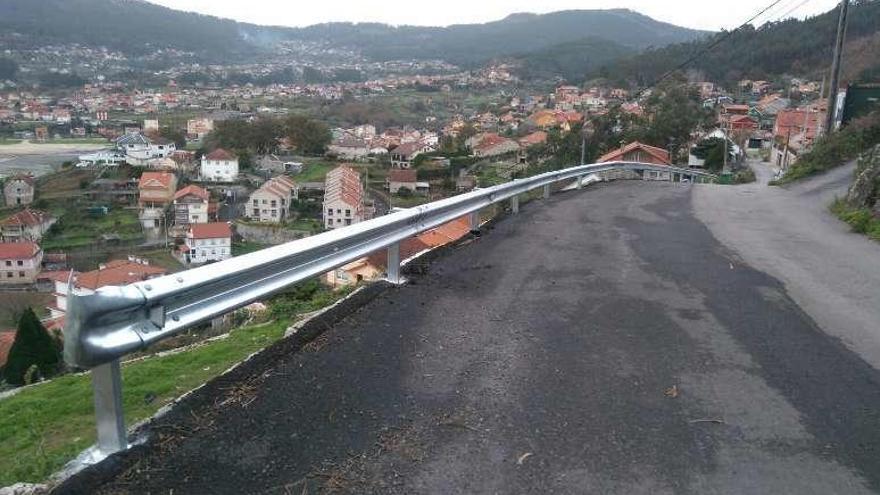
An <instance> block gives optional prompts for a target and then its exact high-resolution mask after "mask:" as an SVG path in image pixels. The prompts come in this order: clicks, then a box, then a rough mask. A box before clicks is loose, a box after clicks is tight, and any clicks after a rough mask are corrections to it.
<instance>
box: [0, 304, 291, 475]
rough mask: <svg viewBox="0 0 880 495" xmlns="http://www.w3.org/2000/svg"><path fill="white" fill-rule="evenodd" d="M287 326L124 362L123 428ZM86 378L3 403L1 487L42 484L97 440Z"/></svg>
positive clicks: (277, 323)
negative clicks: (27, 483) (23, 483)
mask: <svg viewBox="0 0 880 495" xmlns="http://www.w3.org/2000/svg"><path fill="white" fill-rule="evenodd" d="M287 326H288V322H287V321H280V320H279V321H275V322H271V323H268V324H263V325H256V326H252V327H245V328H241V329H237V330H234V331H233V332H232V333H230V335H229V337H228V338H226V339H222V340H216V341H213V342H210V343H207V344H205V345H203V346H200V347H196V348H194V349H191V350H188V351H184V352H180V353H177V354H171V355H167V356H162V357H152V358H148V359H144V360H141V361H135V362H132V363H129V364H124V365H123V367H122V377H123V383H124V387H123V402H124V408H125V420H126V424H128V425H131V424H133V423H135V422H137V421H141V420H144V419H146V418H149V417H150V416H152V415H153V414H155V413H156V411H158V410H159V408H161V407H162V406H164V405H166V404H168V403H170V402H172V401H173V400H174V399H175V398H177V397H179V396H180V395H181V394H183V393H185V392H187V391H189V390H191V389H193V388H195V387H197V386H199V385H201V384H203V383H205V382H206V381H208V380H210V379H211V378H213V377H215V376H217V375H219V374H220V373H222V372H223V371H225V370H226V369H228V368H229V367H230V366H232V365H233V364H235V363H238V362H240V361H241V360H243V359H244V358H245V357H247V356H248V355H250V354H252V353H254V352H256V351H258V350H260V349H262V348H264V347H266V346H267V345H269V344H271V343H272V342H274V341H276V340H278V339H280V338H281V337H282V336H283V335H284V330H285V328H287ZM94 421H95V420H94V406H93V404H92V389H91V379H90V376H89V375H88V374H82V375H67V376H62V377H60V378H57V379H55V380H52V381H51V382H49V383H46V384H43V385H38V386H35V387H32V388H29V389H25V390H22V391H20V392H19V393H18V394H16V395H14V396H12V397H8V398H6V399H3V400H0V486H7V485H10V484H13V483H16V482H31V483H39V482H41V481H43V480H45V479H46V478H47V477H48V476H50V475H51V474H52V473H53V472H55V471H57V470H58V469H60V468H61V467H62V466H63V465H64V464H65V463H67V462H68V461H69V460H70V459H73V458H74V457H76V456H77V455H78V454H79V453H80V452H81V451H83V450H84V449H86V448H87V447H89V446H90V445H92V444H94V442H95V423H94Z"/></svg>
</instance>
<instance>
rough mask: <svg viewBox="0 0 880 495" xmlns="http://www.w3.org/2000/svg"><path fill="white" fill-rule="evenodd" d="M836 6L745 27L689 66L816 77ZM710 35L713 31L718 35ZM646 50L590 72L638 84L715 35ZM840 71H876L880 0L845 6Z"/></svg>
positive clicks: (825, 58) (827, 51)
mask: <svg viewBox="0 0 880 495" xmlns="http://www.w3.org/2000/svg"><path fill="white" fill-rule="evenodd" d="M837 20H838V10H837V9H834V10H832V11H829V12H826V13H824V14H821V15H818V16H815V17H812V18H809V19H806V20H794V19H792V20H787V21H783V22H776V23H770V24H766V25H764V26H761V27H760V28H753V27H748V28H747V29H743V30H741V31H738V32H737V33H735V34H734V35H733V36H732V37H731V38H730V39H729V40H727V41H724V42H723V43H721V44H719V45H718V46H717V47H715V48H714V49H712V50H711V51H709V52H708V53H707V54H706V55H704V56H701V57H700V58H699V59H698V60H696V61H695V62H694V63H693V64H691V65H690V66H689V68H692V69H697V70H700V71H702V72H703V73H705V75H706V77H707V78H708V79H710V80H713V81H721V82H732V81H736V80H739V79H743V78H745V79H773V78H774V77H776V76H780V75H784V74H789V75H809V76H813V77H816V78H818V79H821V78H822V76H823V74H826V73H827V70H828V68H829V65H830V63H831V57H832V50H833V44H834V39H835V37H836V33H837ZM723 35H724V34H723V33H722V34H716V35H714V36H723ZM714 36H713V37H707V38H705V39H702V40H697V41H691V42H686V43H678V44H672V45H668V46H665V47H661V48H654V49H648V50H646V51H644V52H642V53H639V54H636V55H632V56H630V57H625V58H623V59H621V60H619V61H617V62H616V63H614V64H610V65H609V66H607V67H604V68H602V70H599V69H594V70H593V74H592V75H593V76H595V77H601V76H607V77H611V78H612V79H616V80H627V81H631V82H635V83H637V84H639V85H646V84H650V83H651V82H652V81H654V80H655V79H656V78H657V77H659V76H660V75H662V74H663V73H665V72H666V71H668V70H669V69H671V68H674V67H676V66H677V65H679V64H680V63H682V62H683V61H685V60H687V59H688V58H689V57H691V56H692V55H694V54H696V53H699V52H700V51H701V50H702V49H704V48H705V47H706V46H707V45H708V44H709V43H711V42H712V41H713V40H714V39H715V37H714ZM847 43H848V44H847V50H846V52H845V55H844V75H845V76H846V77H849V78H853V79H855V78H863V77H871V75H872V74H873V77H877V75H880V51H878V50H880V1H877V0H856V1H855V2H853V4H852V5H851V7H850V14H849V22H848V28H847Z"/></svg>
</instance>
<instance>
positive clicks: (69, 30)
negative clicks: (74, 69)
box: [0, 0, 278, 57]
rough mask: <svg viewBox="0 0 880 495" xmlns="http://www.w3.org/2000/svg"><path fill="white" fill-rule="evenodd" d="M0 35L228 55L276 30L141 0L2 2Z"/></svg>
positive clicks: (16, 40)
mask: <svg viewBox="0 0 880 495" xmlns="http://www.w3.org/2000/svg"><path fill="white" fill-rule="evenodd" d="M13 33H14V34H13ZM0 35H2V36H3V38H2V40H3V44H4V45H7V46H10V45H13V46H14V45H19V46H20V45H32V46H42V45H49V44H62V43H78V44H82V45H87V46H106V47H108V48H111V49H115V50H120V51H123V52H126V53H133V54H141V53H151V52H154V51H155V50H156V49H158V48H174V49H178V50H182V51H190V52H195V53H198V54H200V55H202V56H206V57H212V56H213V57H219V56H221V55H222V54H225V55H226V56H227V57H228V56H235V55H240V54H245V53H252V52H253V51H254V50H255V48H256V45H257V43H256V42H257V41H259V40H264V39H272V38H273V37H277V36H278V31H277V30H275V29H273V28H263V27H259V26H254V25H251V24H243V23H239V22H235V21H231V20H227V19H220V18H217V17H211V16H205V15H199V14H193V13H188V12H180V11H176V10H172V9H168V8H165V7H160V6H158V5H154V4H151V3H147V2H143V1H140V0H3V1H2V2H0Z"/></svg>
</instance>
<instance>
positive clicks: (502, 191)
mask: <svg viewBox="0 0 880 495" xmlns="http://www.w3.org/2000/svg"><path fill="white" fill-rule="evenodd" d="M605 172H628V173H632V174H638V175H639V176H642V177H645V178H647V177H649V176H655V177H656V176H657V175H658V174H652V172H660V173H661V174H663V176H664V177H668V178H669V180H672V181H675V180H678V181H681V180H683V179H685V178H687V179H688V180H690V181H701V182H706V181H714V180H716V178H715V176H713V175H710V174H706V173H704V172H700V171H695V170H689V169H681V168H675V167H669V166H665V165H654V164H646V163H635V162H611V163H600V164H593V165H580V166H576V167H571V168H567V169H563V170H558V171H553V172H547V173H544V174H540V175H536V176H533V177H528V178H524V179H517V180H514V181H511V182H508V183H505V184H501V185H498V186H494V187H490V188H487V189H478V190H474V191H471V192H469V193H465V194H461V195H459V196H454V197H451V198H446V199H442V200H439V201H434V202H432V203H428V204H425V205H421V206H417V207H414V208H408V209H405V210H400V211H395V212H393V213H391V214H389V215H385V216H382V217H378V218H374V219H372V220H368V221H365V222H361V223H358V224H354V225H351V226H348V227H345V228H341V229H336V230H332V231H329V232H324V233H322V234H318V235H316V236H312V237H307V238H305V239H299V240H296V241H292V242H289V243H287V244H283V245H279V246H273V247H270V248H267V249H263V250H261V251H257V252H254V253H250V254H246V255H243V256H238V257H235V258H232V259H228V260H225V261H222V262H219V263H214V264H211V265H207V266H202V267H198V268H193V269H191V270H186V271H183V272H180V273H176V274H172V275H167V276H164V277H160V278H156V279H151V280H147V281H143V282H137V283H134V284H130V285H126V286H121V287H115V286H112V287H102V288H100V289H98V290H97V291H96V292H94V293H92V294H78V293H77V292H76V291H75V290H73V289H69V290H70V295H69V297H68V314H67V323H66V329H65V342H64V356H65V359H66V361H67V363H68V364H70V365H71V366H75V367H80V368H92V382H93V388H94V395H95V415H96V421H97V428H98V444H97V448H98V451H99V452H100V454H102V455H108V454H110V453H113V452H116V451H118V450H122V449H125V448H126V447H127V437H126V429H125V424H124V421H123V415H122V379H121V374H120V367H119V360H120V358H122V357H123V356H125V355H127V354H129V353H132V352H135V351H139V350H142V349H144V348H145V347H147V346H149V345H150V344H152V343H154V342H157V341H159V340H161V339H164V338H167V337H170V336H172V335H175V334H177V333H179V332H181V331H183V330H185V329H187V328H190V327H192V326H194V325H197V324H199V323H202V322H206V321H209V320H210V319H212V318H214V317H216V316H219V315H223V314H225V313H228V312H230V311H232V310H234V309H236V308H239V307H242V306H245V305H247V304H249V303H251V302H253V301H256V300H259V299H262V298H265V297H267V296H269V295H271V294H274V293H276V292H279V291H281V290H283V289H284V288H286V287H289V286H290V285H292V284H295V283H297V282H300V281H302V280H305V279H308V278H311V277H314V276H316V275H320V274H322V273H326V272H328V271H330V270H333V269H335V268H338V267H340V266H343V265H345V264H347V263H350V262H352V261H354V260H357V259H359V258H362V257H364V256H366V255H368V254H370V253H373V252H375V251H379V250H382V249H385V250H386V251H387V256H388V268H387V273H386V277H387V279H388V280H389V281H390V282H392V283H400V281H401V278H400V248H399V243H400V242H401V241H403V240H404V239H407V238H409V237H412V236H414V235H417V234H420V233H422V232H425V231H427V230H430V229H432V228H435V227H437V226H440V225H443V224H445V223H447V222H450V221H452V220H455V219H457V218H461V217H464V216H468V218H470V222H471V227H472V230H477V229H478V226H479V213H480V210H481V209H483V208H485V207H487V206H491V205H493V204H496V203H499V202H502V201H507V200H510V208H511V211H512V212H513V213H517V212H518V211H519V195H521V194H523V193H527V192H529V191H531V190H534V189H537V188H543V194H544V197H545V198H547V197H549V196H550V186H551V185H552V184H554V183H556V182H560V181H565V180H572V179H575V180H577V186H578V187H580V186H581V184H582V181H583V179H584V178H585V177H587V176H589V175H592V174H602V173H605ZM627 175H630V174H627Z"/></svg>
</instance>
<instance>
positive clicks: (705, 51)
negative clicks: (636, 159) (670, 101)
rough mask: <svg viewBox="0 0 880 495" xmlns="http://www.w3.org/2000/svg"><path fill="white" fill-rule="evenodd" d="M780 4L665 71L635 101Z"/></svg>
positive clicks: (770, 6)
mask: <svg viewBox="0 0 880 495" xmlns="http://www.w3.org/2000/svg"><path fill="white" fill-rule="evenodd" d="M782 2H783V0H774V1H773V2H772V3H771V4H770V5H768V6H767V7H764V8H763V9H761V10H760V11H759V12H758V13H757V14H755V15H753V16H752V17H750V18H749V20H747V21H746V22H744V23H742V24H740V25H739V26H737V28H736V29H733V30H732V31H728V32H726V33H724V34H723V35H722V36H720V37H718V38H717V39H715V41H713V42H712V43H710V44H709V45H708V46H706V47H703V49H702V50H700V51H698V52H697V53H695V54H693V55H692V56H691V57H690V58H688V59H687V60H685V61H684V62H682V63H681V64H679V65H678V66H677V67H675V68H674V69H671V70H668V71H666V72H665V73H664V74H663V75H662V76H660V77H659V78H657V79H656V80H655V81H654V82H653V83H651V84H650V85H648V86H647V87H646V88H644V89H642V90H640V91H639V92H638V93H636V99H638V98H639V97H640V96H642V94H644V92H645V91H647V90H649V89H651V88H653V87H654V86H656V85H658V84H660V83H661V82H663V81H664V80H666V79H667V78H668V77H669V76H671V75H672V74H675V73H676V72H678V71H680V70H682V69H684V68H685V67H687V66H688V65H690V64H691V63H693V62H694V61H695V60H697V59H698V58H700V57H702V56H703V55H705V54H706V53H707V52H709V51H710V50H712V49H714V48H715V47H716V46H718V45H720V44H721V43H723V42H725V41H727V40H729V39H730V38H731V37H732V36H733V35H734V34H736V32H737V31H739V30H741V29H742V28H744V27H746V26H748V25H749V24H751V23H752V21H754V20H755V19H757V18H758V17H761V16H762V15H764V13H766V12H767V11H769V10H770V9H772V8H773V7H776V6H777V5H779V4H780V3H782Z"/></svg>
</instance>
